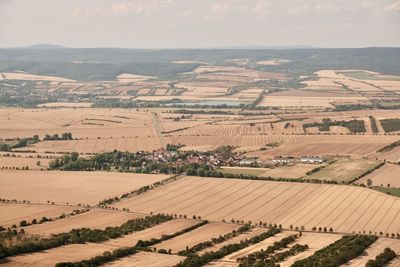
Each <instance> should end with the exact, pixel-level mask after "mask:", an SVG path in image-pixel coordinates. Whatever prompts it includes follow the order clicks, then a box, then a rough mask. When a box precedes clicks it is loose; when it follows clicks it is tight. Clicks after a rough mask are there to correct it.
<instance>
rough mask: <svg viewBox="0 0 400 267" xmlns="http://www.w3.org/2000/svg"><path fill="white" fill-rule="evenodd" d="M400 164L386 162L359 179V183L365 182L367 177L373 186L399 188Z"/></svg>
mask: <svg viewBox="0 0 400 267" xmlns="http://www.w3.org/2000/svg"><path fill="white" fill-rule="evenodd" d="M399 173H400V166H399V165H395V164H389V163H386V164H385V166H382V167H380V168H379V169H377V170H375V171H373V172H372V173H370V174H368V175H366V176H364V177H363V178H361V179H360V180H359V182H360V183H363V184H365V185H366V184H367V181H368V179H371V181H372V185H373V186H380V185H383V186H387V185H388V184H390V186H391V187H398V188H400V176H399Z"/></svg>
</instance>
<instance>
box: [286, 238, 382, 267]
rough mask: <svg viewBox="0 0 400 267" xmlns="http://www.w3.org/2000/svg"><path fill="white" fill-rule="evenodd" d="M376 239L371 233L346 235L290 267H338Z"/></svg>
mask: <svg viewBox="0 0 400 267" xmlns="http://www.w3.org/2000/svg"><path fill="white" fill-rule="evenodd" d="M377 239H378V238H377V237H376V236H373V235H346V236H343V237H342V238H341V239H339V240H337V241H336V242H334V243H332V244H330V245H329V246H327V247H324V248H322V249H320V250H318V251H317V252H315V253H314V254H313V255H312V256H310V257H308V258H305V259H303V260H299V261H296V262H295V263H294V264H293V265H292V267H315V266H326V267H339V266H341V265H342V264H345V263H346V262H348V261H350V260H352V259H354V258H356V257H358V256H360V255H361V254H362V253H363V251H364V250H365V249H366V248H367V247H369V246H370V245H371V244H372V243H373V242H375V241H376V240H377Z"/></svg>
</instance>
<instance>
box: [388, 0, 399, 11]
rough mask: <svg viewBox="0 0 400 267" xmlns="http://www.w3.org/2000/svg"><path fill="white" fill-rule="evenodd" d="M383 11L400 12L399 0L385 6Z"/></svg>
mask: <svg viewBox="0 0 400 267" xmlns="http://www.w3.org/2000/svg"><path fill="white" fill-rule="evenodd" d="M385 12H400V0H396V1H394V2H393V3H392V4H390V5H388V6H386V7H385Z"/></svg>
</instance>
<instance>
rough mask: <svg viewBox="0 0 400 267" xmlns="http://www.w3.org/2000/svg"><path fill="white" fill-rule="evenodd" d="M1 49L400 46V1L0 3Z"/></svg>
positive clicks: (62, 0)
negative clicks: (51, 46)
mask: <svg viewBox="0 0 400 267" xmlns="http://www.w3.org/2000/svg"><path fill="white" fill-rule="evenodd" d="M0 22H1V23H0V34H1V36H2V39H1V42H0V47H3V48H10V47H25V46H30V45H34V44H54V45H62V46H65V47H76V48H91V47H95V48H132V49H144V48H145V49H146V48H147V49H179V48H183V49H184V48H189V49H190V48H204V49H207V48H221V47H222V48H225V47H228V48H237V47H264V46H267V47H277V46H283V47H291V46H312V47H317V48H358V47H399V46H400V30H399V29H400V0H382V1H372V0H336V1H334V2H332V1H327V0H313V1H307V2H306V3H304V1H299V0H289V1H284V2H281V1H278V0H247V1H245V0H204V1H196V2H193V1H190V2H189V1H183V0H115V1H107V0H96V1H95V0H87V1H77V0H72V1H66V0H59V1H51V0H35V1H33V0H0Z"/></svg>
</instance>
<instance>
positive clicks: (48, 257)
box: [1, 243, 115, 267]
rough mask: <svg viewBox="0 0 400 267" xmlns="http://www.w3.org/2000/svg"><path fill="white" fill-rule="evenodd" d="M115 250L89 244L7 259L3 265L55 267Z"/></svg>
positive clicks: (109, 247)
mask: <svg viewBox="0 0 400 267" xmlns="http://www.w3.org/2000/svg"><path fill="white" fill-rule="evenodd" d="M114 249H115V248H114V247H112V246H107V245H104V244H96V243H87V244H74V245H67V246H62V247H58V248H53V249H49V250H45V251H42V252H35V253H30V254H24V255H21V256H15V257H10V258H7V259H6V260H5V261H4V262H3V263H1V264H2V266H6V267H20V266H32V267H47V266H48V267H50V266H51V267H53V266H54V265H55V264H56V263H58V262H75V261H81V260H86V259H90V258H92V257H94V256H98V255H101V254H103V252H105V251H112V250H114Z"/></svg>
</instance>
